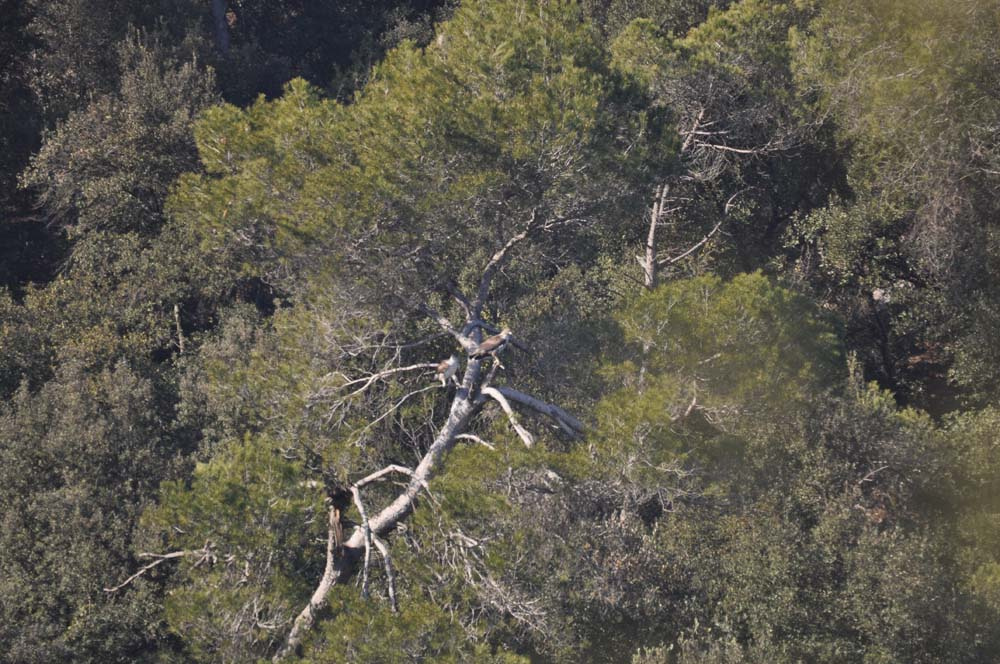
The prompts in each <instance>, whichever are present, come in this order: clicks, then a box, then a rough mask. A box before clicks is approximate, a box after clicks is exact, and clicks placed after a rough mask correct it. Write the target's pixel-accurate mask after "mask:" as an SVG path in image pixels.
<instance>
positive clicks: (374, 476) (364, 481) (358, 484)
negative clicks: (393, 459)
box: [352, 464, 431, 493]
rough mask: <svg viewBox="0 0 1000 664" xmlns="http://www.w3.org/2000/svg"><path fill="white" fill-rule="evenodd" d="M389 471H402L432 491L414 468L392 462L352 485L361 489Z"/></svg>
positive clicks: (401, 472)
mask: <svg viewBox="0 0 1000 664" xmlns="http://www.w3.org/2000/svg"><path fill="white" fill-rule="evenodd" d="M389 473H400V474H402V475H407V476H409V477H411V478H413V479H414V480H416V481H418V482H420V483H421V485H422V486H423V487H424V490H425V491H427V493H430V492H431V488H430V486H428V485H427V481H426V480H424V479H421V478H419V477H417V476H416V474H415V473H414V472H413V471H412V470H410V469H409V468H406V467H405V466H397V465H396V464H391V465H389V466H386V467H385V468H383V469H382V470H377V471H375V472H374V473H372V474H371V475H367V476H365V477H362V478H361V479H360V480H358V481H357V482H355V483H354V484H353V485H352V487H353V488H356V489H360V488H361V487H363V486H365V485H366V484H371V483H372V482H375V481H377V480H380V479H382V478H383V477H385V476H386V475H388V474H389Z"/></svg>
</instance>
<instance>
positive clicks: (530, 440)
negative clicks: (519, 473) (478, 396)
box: [482, 387, 535, 447]
mask: <svg viewBox="0 0 1000 664" xmlns="http://www.w3.org/2000/svg"><path fill="white" fill-rule="evenodd" d="M482 393H483V394H485V395H487V396H490V397H492V398H493V400H494V401H496V402H497V403H498V404H500V407H501V408H503V412H505V413H506V414H507V419H508V420H510V425H511V426H512V427H514V431H516V432H517V435H518V436H520V437H521V440H522V441H524V445H525V447H531V446H532V445H534V444H535V439H534V437H533V436H532V435H531V432H530V431H528V430H527V429H525V428H524V427H522V426H521V424H520V423H519V422H518V421H517V414H516V413H514V409H513V408H511V407H510V403H509V402H508V401H507V399H506V398H505V397H504V395H503V393H501V392H500V391H499V390H498V389H497V388H495V387H486V388H483V390H482Z"/></svg>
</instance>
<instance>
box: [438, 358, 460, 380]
mask: <svg viewBox="0 0 1000 664" xmlns="http://www.w3.org/2000/svg"><path fill="white" fill-rule="evenodd" d="M436 371H437V373H436V374H435V375H434V377H435V378H437V379H438V380H440V381H441V387H447V386H448V381H449V380H453V381H455V384H456V385H457V384H458V379H457V378H455V372H456V371H458V356H457V355H452V356H451V357H449V358H448V359H447V360H441V363H440V364H439V365H437V370H436Z"/></svg>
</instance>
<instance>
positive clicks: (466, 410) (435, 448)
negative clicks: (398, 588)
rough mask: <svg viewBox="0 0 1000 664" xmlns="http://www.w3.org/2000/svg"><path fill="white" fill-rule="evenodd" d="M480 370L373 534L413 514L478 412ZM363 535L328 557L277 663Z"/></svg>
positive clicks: (296, 641)
mask: <svg viewBox="0 0 1000 664" xmlns="http://www.w3.org/2000/svg"><path fill="white" fill-rule="evenodd" d="M479 371H480V363H479V362H477V361H471V362H469V363H468V364H467V366H466V369H465V377H464V379H463V381H462V383H463V387H462V388H460V389H459V390H458V391H457V392H456V394H455V397H454V398H453V399H452V404H451V409H450V411H449V414H448V419H447V421H446V422H445V424H444V425H443V426H442V427H441V430H440V431H439V432H438V434H437V436H435V438H434V442H433V443H432V444H431V446H430V447H429V448H428V449H427V452H426V453H425V454H424V456H423V458H422V459H421V460H420V463H419V464H418V465H417V467H416V468H415V469H414V470H413V476H412V479H411V480H410V482H409V484H407V486H406V488H405V489H404V490H403V492H402V493H400V495H398V496H397V497H396V498H395V500H393V501H392V502H391V503H390V504H389V505H387V506H386V507H384V508H383V509H382V510H381V511H380V512H379V513H378V514H377V515H375V516H374V517H371V518H369V519H368V530H369V532H370V533H371V535H373V536H381V535H384V534H385V533H387V532H389V531H390V530H392V529H393V528H395V527H396V524H397V523H399V522H400V521H401V520H402V519H404V518H405V517H406V516H407V515H409V514H410V513H411V512H412V511H413V509H414V506H415V503H416V498H417V495H418V494H419V493H420V491H421V489H423V488H424V486H426V483H427V480H428V479H429V478H430V477H431V476H432V475H433V474H434V473H435V472H436V471H437V470H438V468H439V467H440V465H441V462H442V460H443V458H444V455H445V454H446V453H447V452H448V451H449V450H450V449H451V448H452V447H454V445H455V442H456V440H457V436H458V435H459V434H461V433H463V430H464V429H465V427H466V426H467V425H468V422H469V419H470V418H471V417H472V415H473V413H474V412H475V410H476V404H474V403H473V402H472V401H471V400H470V399H469V390H470V389H471V386H472V385H474V384H475V383H476V382H477V381H478V378H479ZM364 532H365V531H364V529H363V528H355V530H354V532H353V533H352V534H351V537H350V539H348V541H347V542H345V543H344V545H343V553H342V555H341V556H340V558H338V559H337V560H333V559H332V558H328V560H327V563H328V564H327V569H326V571H325V572H324V574H323V578H322V579H321V580H320V582H319V584H318V585H317V587H316V590H315V591H314V592H313V594H312V597H311V598H310V600H309V603H308V604H307V605H306V606H305V608H304V609H302V612H301V613H299V615H298V616H297V617H296V618H295V621H294V622H293V624H292V629H291V630H290V631H289V633H288V636H287V637H286V638H285V643H284V644H283V645H282V647H281V648H280V649H279V650H278V652H277V653H275V656H274V661H275V662H279V661H281V660H282V659H283V658H285V657H288V656H289V655H291V654H292V653H294V652H295V651H296V650H297V649H298V647H299V646H300V645H301V644H302V640H303V639H304V637H305V635H306V633H307V632H308V631H309V630H310V629H311V628H312V625H313V623H314V622H315V620H316V614H317V612H318V610H319V609H320V607H322V606H323V604H324V603H325V602H326V598H327V596H328V595H329V593H330V590H331V589H332V588H333V586H334V585H335V584H336V583H338V582H339V581H340V579H342V578H343V577H345V576H347V575H349V574H350V573H351V572H352V570H353V569H354V566H355V565H356V563H357V560H358V558H359V557H360V555H361V553H362V551H363V549H362V547H364V545H365V542H366V538H365V534H364Z"/></svg>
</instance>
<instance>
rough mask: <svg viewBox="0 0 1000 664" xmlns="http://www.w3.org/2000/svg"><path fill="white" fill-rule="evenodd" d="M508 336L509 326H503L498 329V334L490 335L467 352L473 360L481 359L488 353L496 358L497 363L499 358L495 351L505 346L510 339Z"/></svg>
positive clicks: (509, 333) (509, 334)
mask: <svg viewBox="0 0 1000 664" xmlns="http://www.w3.org/2000/svg"><path fill="white" fill-rule="evenodd" d="M510 336H511V332H510V328H509V327H505V328H504V329H502V330H501V331H500V334H494V335H493V336H492V337H489V338H488V339H485V340H484V341H483V342H482V343H481V344H479V345H478V346H476V349H475V350H474V351H472V353H470V354H469V357H471V358H472V359H474V360H482V359H484V358H485V357H486V356H488V355H489V356H491V357H492V358H493V359H494V360H496V361H497V363H499V362H500V360H499V359H498V358H497V353H499V352H500V351H502V350H504V349H505V348H506V347H507V342H508V341H510ZM501 366H503V365H501Z"/></svg>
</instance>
